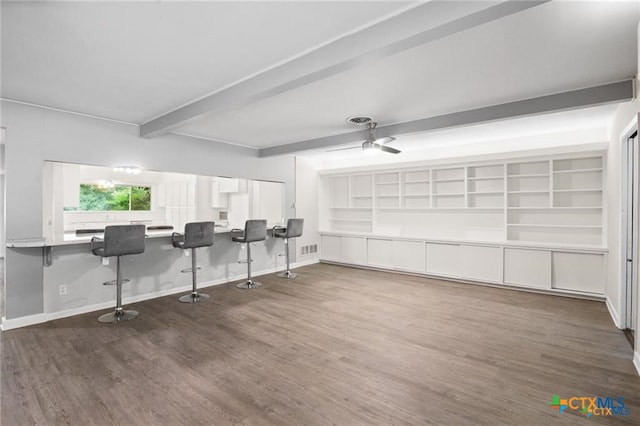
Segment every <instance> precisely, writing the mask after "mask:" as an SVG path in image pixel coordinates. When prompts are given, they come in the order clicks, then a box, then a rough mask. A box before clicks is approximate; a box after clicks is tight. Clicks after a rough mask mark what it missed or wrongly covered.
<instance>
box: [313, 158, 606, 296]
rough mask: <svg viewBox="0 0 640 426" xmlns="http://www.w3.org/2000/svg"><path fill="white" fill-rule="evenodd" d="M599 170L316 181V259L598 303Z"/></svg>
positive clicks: (530, 167)
mask: <svg viewBox="0 0 640 426" xmlns="http://www.w3.org/2000/svg"><path fill="white" fill-rule="evenodd" d="M603 164H604V162H603V157H602V154H600V153H599V152H598V153H581V154H579V155H577V154H576V155H573V156H572V155H570V154H565V155H562V156H555V157H536V158H529V159H509V160H504V161H493V162H482V163H481V162H475V163H472V164H464V165H450V166H437V167H433V166H432V167H429V166H425V167H412V168H396V169H391V168H386V169H384V170H370V171H367V172H362V171H359V172H357V173H356V172H354V173H328V172H327V173H322V174H321V188H322V191H321V194H323V195H322V196H321V201H320V206H321V207H320V222H321V229H320V233H321V235H322V244H321V246H322V247H321V259H323V260H326V261H334V262H340V263H347V264H355V265H360V266H365V267H367V266H368V267H376V268H385V269H392V270H398V271H407V272H411V273H418V274H425V275H430V276H442V277H450V278H451V277H453V278H459V279H466V280H472V281H474V280H475V281H481V282H489V283H494V284H502V285H509V286H516V287H526V288H530V289H537V290H548V291H550V292H560V293H571V294H582V295H589V296H601V295H602V294H603V292H604V287H603V286H604V284H603V283H604V278H603V277H604V270H605V265H606V262H605V253H606V248H605V247H604V244H605V238H604V236H605V235H606V232H605V229H604V223H605V216H604V203H603V200H604V199H605V194H604V185H603V182H604V173H605V170H604V168H603ZM326 207H328V208H326Z"/></svg>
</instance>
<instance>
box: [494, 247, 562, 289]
mask: <svg viewBox="0 0 640 426" xmlns="http://www.w3.org/2000/svg"><path fill="white" fill-rule="evenodd" d="M504 282H505V284H515V285H522V286H526V287H535V288H542V289H546V290H548V289H550V288H551V252H550V251H547V250H527V249H519V248H505V249H504Z"/></svg>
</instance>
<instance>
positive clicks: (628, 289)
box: [621, 129, 640, 347]
mask: <svg viewBox="0 0 640 426" xmlns="http://www.w3.org/2000/svg"><path fill="white" fill-rule="evenodd" d="M639 160H640V149H639V148H638V131H637V129H635V130H634V131H633V132H632V133H631V134H630V135H629V136H628V137H627V138H626V139H625V140H624V141H623V145H622V243H623V250H622V256H621V257H622V261H623V262H624V267H623V269H622V270H623V277H622V278H623V280H622V282H623V283H624V286H623V294H622V297H623V299H622V300H623V302H624V303H623V311H624V316H623V324H622V326H623V331H624V333H625V336H626V337H627V339H628V340H629V343H631V346H632V347H633V345H634V340H635V337H636V329H637V313H638V272H639V270H638V266H639V262H638V231H639V228H640V226H639V223H638V217H639V212H640V205H639V200H640V199H639V192H640V191H639V189H640V188H639V187H640V185H639V181H638V168H639V167H640V161H639Z"/></svg>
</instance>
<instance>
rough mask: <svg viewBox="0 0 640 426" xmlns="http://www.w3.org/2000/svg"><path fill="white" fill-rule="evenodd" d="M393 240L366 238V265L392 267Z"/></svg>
mask: <svg viewBox="0 0 640 426" xmlns="http://www.w3.org/2000/svg"><path fill="white" fill-rule="evenodd" d="M393 250H394V247H393V240H381V239H377V238H369V239H367V265H369V266H376V267H378V268H393V258H394V251H393Z"/></svg>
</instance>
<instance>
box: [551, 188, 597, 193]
mask: <svg viewBox="0 0 640 426" xmlns="http://www.w3.org/2000/svg"><path fill="white" fill-rule="evenodd" d="M553 192H561V193H562V192H602V189H554V190H553Z"/></svg>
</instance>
